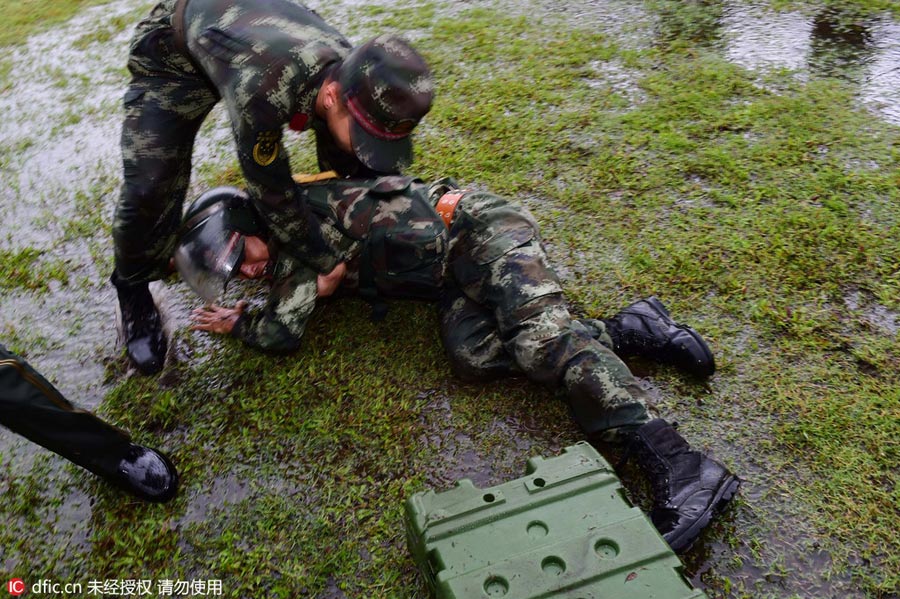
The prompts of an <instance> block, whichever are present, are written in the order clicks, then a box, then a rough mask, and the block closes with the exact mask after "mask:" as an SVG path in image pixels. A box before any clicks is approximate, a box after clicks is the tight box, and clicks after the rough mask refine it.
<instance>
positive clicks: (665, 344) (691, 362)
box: [603, 297, 716, 377]
mask: <svg viewBox="0 0 900 599" xmlns="http://www.w3.org/2000/svg"><path fill="white" fill-rule="evenodd" d="M603 322H604V324H605V325H606V332H607V333H608V334H609V336H610V338H611V339H612V342H613V351H614V352H615V353H616V355H618V356H639V357H643V358H649V359H652V360H655V361H657V362H660V363H662V364H669V365H671V366H675V367H676V368H679V369H681V370H683V371H684V372H687V373H688V374H692V375H694V376H698V377H708V376H712V374H713V373H714V372H715V371H716V362H715V359H714V358H713V355H712V352H711V351H710V350H709V346H708V345H706V342H705V341H704V340H703V338H702V337H701V336H700V335H699V334H698V333H697V331H695V330H694V329H692V328H690V327H687V326H684V325H681V324H678V323H676V322H675V321H674V320H672V318H671V317H670V316H669V313H668V311H667V310H666V308H665V306H663V304H662V302H660V301H659V300H658V299H657V298H655V297H648V298H647V299H643V300H640V301H637V302H635V303H633V304H631V305H630V306H628V307H627V308H625V309H624V310H622V311H621V312H619V313H618V314H616V315H615V316H613V317H612V318H609V319H606V320H604V321H603Z"/></svg>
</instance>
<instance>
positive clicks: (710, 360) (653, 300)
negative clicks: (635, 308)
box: [645, 295, 716, 377]
mask: <svg viewBox="0 0 900 599" xmlns="http://www.w3.org/2000/svg"><path fill="white" fill-rule="evenodd" d="M645 301H646V302H647V303H648V304H650V305H651V306H653V308H654V309H655V310H656V311H657V312H659V313H660V314H662V315H663V317H665V319H666V320H667V321H668V324H670V325H672V326H674V327H678V328H680V329H682V330H684V331H687V333H688V334H689V335H690V336H691V337H692V338H693V339H694V341H695V342H696V343H697V346H698V347H699V348H700V350H701V351H702V352H703V355H704V356H705V358H706V360H705V363H706V364H709V368H704V369H703V370H696V369H691V370H690V372H691V374H693V375H694V376H699V377H710V376H712V375H713V374H715V372H716V360H715V358H714V357H713V353H712V350H710V349H709V346H708V345H707V344H706V341H704V340H703V337H701V336H700V333H698V332H697V331H695V330H694V329H693V328H691V327H689V326H687V325H683V324H678V323H677V322H675V321H674V320H672V316H671V315H670V314H669V311H668V310H666V307H665V306H663V304H662V302H661V301H659V298H657V297H656V296H655V295H652V296H650V297H648V298H647V299H646V300H645ZM693 366H695V367H696V365H693ZM682 367H684V366H682Z"/></svg>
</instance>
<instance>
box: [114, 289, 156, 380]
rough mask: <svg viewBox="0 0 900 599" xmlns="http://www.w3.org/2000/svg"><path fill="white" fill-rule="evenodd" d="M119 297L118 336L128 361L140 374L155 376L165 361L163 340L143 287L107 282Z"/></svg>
mask: <svg viewBox="0 0 900 599" xmlns="http://www.w3.org/2000/svg"><path fill="white" fill-rule="evenodd" d="M110 280H111V281H112V283H113V285H114V286H115V288H116V292H117V293H118V296H119V310H120V311H121V315H122V335H123V337H124V342H125V348H126V350H127V352H128V357H129V358H130V359H131V361H132V362H133V363H134V365H135V366H136V367H137V369H138V371H140V372H141V374H146V375H150V374H156V373H157V372H159V371H160V370H162V367H163V364H164V363H165V361H166V336H165V334H164V333H163V329H162V321H161V320H160V317H159V311H158V310H157V309H156V304H154V303H153V296H152V295H150V289H149V287H148V286H147V283H139V284H137V285H126V284H125V283H122V282H121V281H119V279H118V277H117V276H116V274H113V276H112V278H111V279H110Z"/></svg>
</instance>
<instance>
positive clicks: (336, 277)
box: [316, 262, 347, 297]
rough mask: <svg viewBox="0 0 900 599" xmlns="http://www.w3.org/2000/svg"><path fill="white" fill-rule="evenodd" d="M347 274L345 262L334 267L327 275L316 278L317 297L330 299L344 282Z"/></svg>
mask: <svg viewBox="0 0 900 599" xmlns="http://www.w3.org/2000/svg"><path fill="white" fill-rule="evenodd" d="M346 274H347V265H346V264H345V263H343V262H341V263H340V264H338V265H337V266H335V267H334V270H332V271H331V272H330V273H328V274H327V275H318V277H316V295H317V296H318V297H328V296H329V295H331V294H332V293H334V292H335V291H336V290H337V288H338V287H339V286H340V284H341V281H343V280H344V275H346Z"/></svg>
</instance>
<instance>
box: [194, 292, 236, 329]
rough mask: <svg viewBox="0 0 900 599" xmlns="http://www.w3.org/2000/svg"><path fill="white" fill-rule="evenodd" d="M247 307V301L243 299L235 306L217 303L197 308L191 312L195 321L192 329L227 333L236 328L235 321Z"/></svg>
mask: <svg viewBox="0 0 900 599" xmlns="http://www.w3.org/2000/svg"><path fill="white" fill-rule="evenodd" d="M246 307H247V302H245V301H243V300H241V301H239V302H238V303H237V305H235V307H234V308H226V307H224V306H217V305H216V304H209V305H208V306H203V307H202V308H197V309H195V310H194V311H193V312H191V320H192V321H193V322H194V324H193V326H191V330H192V331H207V332H209V333H220V334H223V335H227V334H228V333H230V332H231V330H232V329H233V328H234V323H236V322H237V319H238V318H240V316H241V314H243V313H244V309H245V308H246Z"/></svg>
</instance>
